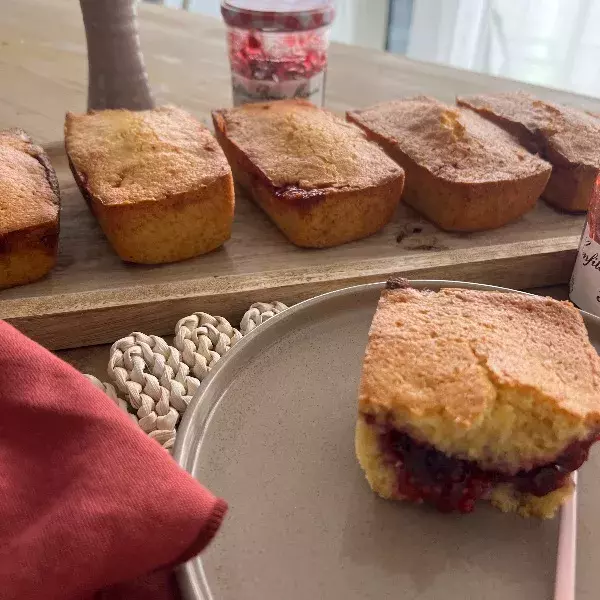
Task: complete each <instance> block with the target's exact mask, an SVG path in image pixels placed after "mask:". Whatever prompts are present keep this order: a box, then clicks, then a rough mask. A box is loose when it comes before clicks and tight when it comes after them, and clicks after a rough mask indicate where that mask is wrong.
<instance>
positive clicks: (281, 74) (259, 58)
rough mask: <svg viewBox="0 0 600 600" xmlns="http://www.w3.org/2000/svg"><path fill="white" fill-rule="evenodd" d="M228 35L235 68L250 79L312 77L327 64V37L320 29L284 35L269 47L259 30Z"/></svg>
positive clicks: (240, 30)
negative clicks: (274, 46) (275, 45)
mask: <svg viewBox="0 0 600 600" xmlns="http://www.w3.org/2000/svg"><path fill="white" fill-rule="evenodd" d="M228 35H229V58H230V61H231V69H232V71H233V72H234V73H237V74H238V75H241V76H242V77H245V78H247V79H255V80H258V81H271V82H283V81H290V80H296V79H310V78H311V77H313V76H314V75H317V74H318V73H321V72H322V71H324V70H325V67H326V66H327V38H326V37H324V35H323V33H322V32H321V31H320V30H317V31H306V32H298V33H289V34H280V35H279V36H278V37H279V38H280V39H281V41H280V43H279V44H278V45H277V47H276V48H273V47H272V45H271V47H269V48H267V47H265V44H264V43H263V41H262V39H261V34H260V32H257V31H246V30H243V29H230V31H229V33H228Z"/></svg>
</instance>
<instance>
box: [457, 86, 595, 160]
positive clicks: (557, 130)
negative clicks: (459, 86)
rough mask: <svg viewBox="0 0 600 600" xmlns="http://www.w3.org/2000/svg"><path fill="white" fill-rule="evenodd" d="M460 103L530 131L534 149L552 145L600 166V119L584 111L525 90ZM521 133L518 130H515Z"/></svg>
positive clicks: (562, 152) (568, 157) (563, 155)
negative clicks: (536, 95)
mask: <svg viewBox="0 0 600 600" xmlns="http://www.w3.org/2000/svg"><path fill="white" fill-rule="evenodd" d="M457 102H458V104H459V105H460V106H465V107H467V108H471V109H473V110H475V111H477V112H479V113H480V114H482V115H485V116H488V117H490V116H492V115H494V116H496V117H497V121H500V120H502V121H507V122H510V123H514V124H515V125H517V126H520V131H521V133H525V132H527V134H528V135H529V136H530V139H529V140H526V139H523V142H524V143H527V145H531V146H532V149H534V150H538V151H539V150H541V149H542V148H543V147H544V146H546V145H548V147H549V148H550V149H553V150H554V151H555V152H556V153H557V157H561V158H562V159H563V160H564V161H568V162H570V163H573V164H584V165H587V166H590V167H594V168H596V169H600V154H598V147H599V146H600V122H599V121H598V120H597V119H595V118H594V117H593V116H591V115H589V114H586V113H585V112H583V111H579V110H575V109H573V108H570V107H568V106H559V105H558V104H554V103H552V102H546V101H545V100H540V99H539V98H536V97H535V96H532V95H531V94H527V93H525V92H508V93H500V94H482V95H480V96H465V97H460V96H459V97H458V98H457ZM515 133H518V130H515Z"/></svg>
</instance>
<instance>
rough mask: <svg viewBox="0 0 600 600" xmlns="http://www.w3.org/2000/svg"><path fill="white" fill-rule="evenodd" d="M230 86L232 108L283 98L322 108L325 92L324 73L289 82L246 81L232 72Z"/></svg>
mask: <svg viewBox="0 0 600 600" xmlns="http://www.w3.org/2000/svg"><path fill="white" fill-rule="evenodd" d="M231 84H232V91H233V105H234V106H240V105H241V104H247V103H248V102H266V101H270V100H283V99H285V98H302V99H303V100H308V101H309V102H311V103H312V104H314V105H316V106H322V105H323V94H324V90H325V71H321V72H320V73H317V74H316V75H314V76H313V77H310V78H308V79H293V80H290V81H264V80H258V79H248V78H247V77H243V76H242V75H238V74H237V73H234V72H232V73H231Z"/></svg>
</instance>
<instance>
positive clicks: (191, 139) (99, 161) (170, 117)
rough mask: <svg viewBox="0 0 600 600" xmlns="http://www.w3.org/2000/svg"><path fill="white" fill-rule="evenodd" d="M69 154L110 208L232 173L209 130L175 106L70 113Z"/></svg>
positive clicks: (173, 192) (93, 192)
mask: <svg viewBox="0 0 600 600" xmlns="http://www.w3.org/2000/svg"><path fill="white" fill-rule="evenodd" d="M65 141H66V147H67V153H68V155H69V158H70V160H71V161H72V163H73V165H74V166H75V168H76V169H77V170H78V172H79V173H80V174H81V175H82V178H83V179H84V180H85V185H86V188H87V190H88V192H89V193H90V195H92V196H93V197H94V198H95V199H96V200H98V201H99V202H101V203H102V204H105V205H107V206H110V205H115V204H135V203H139V202H157V201H161V200H164V199H165V198H167V197H170V196H174V195H177V194H181V193H185V192H188V191H189V190H190V189H195V188H197V187H198V186H205V185H210V184H211V183H212V182H214V181H216V180H217V179H218V178H219V177H226V176H227V175H228V174H229V173H230V169H229V166H228V164H227V161H226V159H225V157H224V156H223V153H222V152H221V151H220V148H219V145H218V144H217V142H216V140H215V139H214V137H213V136H212V135H211V133H210V131H209V130H208V129H207V128H206V127H204V125H202V124H201V123H200V122H199V121H197V120H196V119H194V117H192V115H190V114H189V113H187V112H186V111H184V110H182V109H180V108H177V107H174V106H161V107H158V108H156V109H154V110H145V111H138V112H134V111H130V110H124V109H120V110H104V111H92V112H91V113H89V114H83V115H75V114H73V113H67V116H66V123H65Z"/></svg>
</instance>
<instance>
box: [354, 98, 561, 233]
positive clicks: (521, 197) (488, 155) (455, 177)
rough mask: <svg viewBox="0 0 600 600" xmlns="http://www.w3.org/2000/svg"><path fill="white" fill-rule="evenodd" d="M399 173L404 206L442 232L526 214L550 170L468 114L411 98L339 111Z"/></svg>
mask: <svg viewBox="0 0 600 600" xmlns="http://www.w3.org/2000/svg"><path fill="white" fill-rule="evenodd" d="M347 117H348V119H349V120H350V121H352V122H354V123H356V124H358V125H359V126H360V127H361V128H363V129H364V130H365V131H366V132H367V135H368V136H369V137H370V138H371V139H373V140H374V141H376V142H377V143H378V144H380V145H381V147H382V148H383V149H384V150H385V151H386V152H387V153H388V155H389V156H390V157H392V158H393V159H394V160H395V161H396V162H397V163H398V164H399V165H400V166H401V167H402V168H403V169H404V170H405V171H406V184H405V190H404V196H403V199H404V202H406V203H407V204H409V205H410V206H412V207H413V208H415V209H416V210H418V211H419V212H421V213H422V214H423V215H424V216H425V217H427V218H428V219H430V220H431V221H433V222H434V223H435V224H436V225H438V226H439V227H441V228H442V229H446V230H449V231H478V230H484V229H492V228H494V227H500V226H502V225H505V224H506V223H509V222H511V221H514V220H515V219H517V218H519V217H521V216H522V215H523V214H525V213H526V212H527V211H529V210H531V209H532V208H533V206H534V205H535V202H536V200H537V199H538V197H539V196H540V194H541V192H542V190H543V189H544V187H545V185H546V182H547V180H548V177H549V176H550V171H551V167H550V165H549V164H548V163H546V162H544V161H543V160H541V159H540V158H538V157H536V156H533V155H531V154H529V153H528V152H527V151H526V150H524V149H523V148H522V147H521V146H520V145H519V144H518V143H517V142H516V140H514V139H513V138H512V136H510V135H509V134H507V133H506V132H505V131H503V130H502V129H501V128H499V127H496V126H494V125H493V124H491V123H489V122H486V120H485V119H483V118H480V117H479V116H478V115H475V114H474V113H473V112H471V111H467V110H461V109H457V108H456V107H450V106H447V105H445V104H442V103H441V102H438V101H437V100H434V99H432V98H427V97H424V96H419V97H416V98H409V99H404V100H396V101H392V102H386V103H383V104H378V105H375V106H373V107H371V108H367V109H365V110H360V111H351V112H349V113H347Z"/></svg>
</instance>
